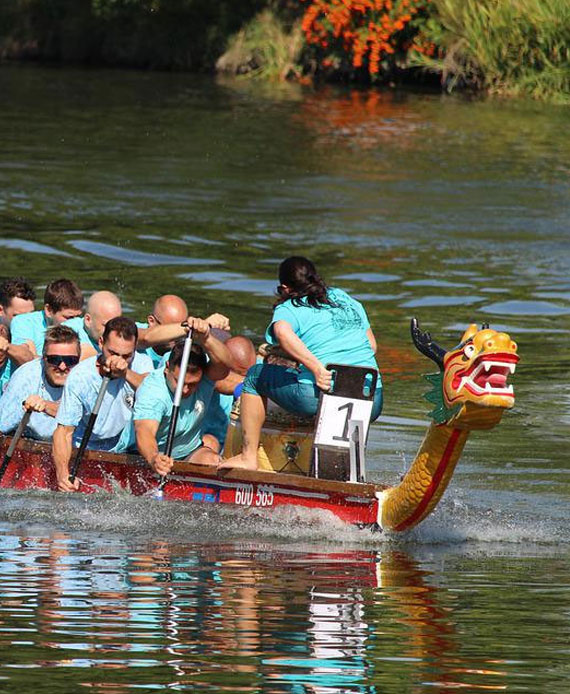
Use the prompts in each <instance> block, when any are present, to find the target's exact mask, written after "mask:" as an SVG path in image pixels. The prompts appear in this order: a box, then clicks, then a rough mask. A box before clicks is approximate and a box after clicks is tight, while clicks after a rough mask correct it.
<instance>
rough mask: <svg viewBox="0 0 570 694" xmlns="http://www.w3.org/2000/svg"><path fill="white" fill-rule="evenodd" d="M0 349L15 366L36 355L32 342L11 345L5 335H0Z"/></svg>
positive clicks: (30, 359)
mask: <svg viewBox="0 0 570 694" xmlns="http://www.w3.org/2000/svg"><path fill="white" fill-rule="evenodd" d="M0 351H3V352H5V353H6V354H7V355H8V357H10V359H11V360H12V361H13V362H14V364H15V365H16V366H22V364H26V363H27V362H29V361H32V359H35V358H36V357H37V356H38V355H37V354H36V350H35V347H34V345H33V343H27V344H24V345H13V344H12V343H11V342H8V340H7V339H6V338H5V337H0Z"/></svg>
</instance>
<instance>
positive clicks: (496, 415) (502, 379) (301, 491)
mask: <svg viewBox="0 0 570 694" xmlns="http://www.w3.org/2000/svg"><path fill="white" fill-rule="evenodd" d="M411 332H412V339H413V342H414V344H415V346H416V348H417V349H419V351H420V352H421V353H422V354H424V355H425V356H426V357H428V358H430V359H431V360H432V361H434V362H435V363H436V364H437V366H438V367H439V369H438V372H437V373H435V374H430V375H428V376H426V378H427V380H428V381H429V384H430V386H431V389H430V390H429V392H427V393H426V395H425V397H426V399H427V400H428V401H429V402H431V403H432V405H433V410H432V411H431V412H430V413H429V416H430V417H431V420H432V421H431V422H430V424H429V427H428V430H427V433H426V435H425V437H424V440H423V442H422V443H421V445H420V448H419V451H418V453H417V455H416V457H415V459H414V461H413V463H412V464H411V466H410V468H409V470H408V471H407V473H406V474H405V475H404V476H403V477H402V479H401V481H400V483H399V484H398V485H396V486H392V487H390V486H388V485H386V484H381V483H372V482H368V481H362V479H363V478H362V477H361V478H360V480H361V481H355V480H354V479H342V475H341V479H338V478H337V479H323V478H322V476H321V477H319V478H316V477H314V476H313V474H314V465H312V464H311V458H312V449H313V436H314V431H313V427H314V424H313V422H311V421H307V420H304V419H302V418H299V417H294V416H289V417H283V416H282V415H280V414H279V413H278V414H277V415H272V414H271V413H269V416H268V419H267V421H266V423H265V426H264V429H263V432H262V440H261V445H260V449H259V455H258V463H259V466H258V470H255V471H251V470H239V469H225V470H216V469H213V468H211V467H208V466H204V465H196V464H191V463H186V462H177V463H176V464H175V467H174V469H173V473H172V474H171V475H169V477H168V480H167V483H166V485H165V487H164V490H163V498H165V499H170V500H176V501H186V502H194V503H200V502H201V503H213V504H233V505H235V506H238V507H245V508H252V507H253V508H256V507H257V508H275V507H278V506H286V505H290V506H297V507H305V508H311V509H321V510H325V511H330V512H332V513H333V514H334V515H335V516H337V517H338V518H340V519H341V520H343V521H346V522H348V523H352V524H357V525H359V526H370V527H374V528H379V529H384V530H391V531H403V530H407V529H410V528H412V527H414V526H415V525H417V524H418V523H420V522H421V521H422V520H423V519H424V518H426V516H428V515H429V514H430V513H431V512H432V511H433V509H434V508H435V507H436V505H437V503H438V502H439V500H440V499H441V497H442V495H443V493H444V492H445V489H446V488H447V486H448V484H449V481H450V479H451V477H452V475H453V472H454V470H455V467H456V465H457V462H458V460H459V457H460V455H461V453H462V451H463V448H464V446H465V443H466V441H467V439H468V437H469V434H470V432H471V431H473V430H479V429H481V430H485V429H491V428H493V427H495V426H496V425H497V424H498V423H499V422H500V420H501V418H502V416H503V414H504V412H505V410H507V409H509V408H512V407H513V405H514V401H515V398H514V391H513V387H512V385H510V384H509V383H508V379H509V376H510V375H511V374H513V373H514V371H515V369H516V364H517V363H518V361H519V356H518V355H517V345H516V343H515V342H513V341H512V339H511V338H510V336H509V335H507V334H506V333H504V332H497V331H495V330H492V329H491V328H489V326H488V325H483V326H482V328H480V329H479V328H478V327H477V326H476V325H474V324H473V325H470V326H469V327H468V328H467V330H466V331H465V333H464V335H463V337H462V338H461V341H460V343H459V345H458V346H457V347H454V348H453V349H450V350H445V349H443V348H442V347H440V346H439V345H438V344H437V343H436V342H434V341H433V340H432V338H431V336H430V334H429V333H427V332H422V331H421V330H420V329H419V326H418V324H417V321H416V320H415V319H413V320H412V325H411ZM240 436H241V430H240V422H239V414H238V413H237V412H234V413H232V418H231V422H230V428H229V431H228V439H227V442H226V450H227V454H228V455H231V454H233V453H234V452H237V451H238V450H239V447H240ZM10 441H11V439H10V437H4V438H3V440H2V441H1V443H0V452H1V453H4V451H5V450H6V449H7V448H8V446H9V444H10ZM347 476H348V473H347V474H346V475H345V477H347ZM337 477H338V476H337ZM79 478H80V480H81V486H80V491H81V492H84V493H93V492H97V491H102V490H104V491H107V492H113V491H116V490H117V488H123V489H125V490H128V491H129V492H130V493H132V494H134V495H144V494H149V493H152V491H153V490H155V489H156V488H157V478H156V475H155V474H154V473H153V471H152V470H151V469H150V468H149V467H148V465H147V464H146V462H145V461H144V460H143V459H142V458H141V457H139V456H134V455H116V454H110V453H104V452H99V451H87V452H86V454H85V457H84V459H83V462H82V464H81V469H80V472H79ZM0 486H2V487H10V488H14V489H20V490H25V489H46V490H56V489H57V485H56V479H55V471H54V465H53V462H52V460H51V447H50V445H48V444H46V443H40V442H36V441H32V440H29V439H28V440H21V441H20V442H19V445H18V447H17V449H16V451H15V452H14V454H13V456H12V458H11V459H10V462H9V464H8V466H7V468H6V470H5V474H4V477H3V478H2V481H1V484H0Z"/></svg>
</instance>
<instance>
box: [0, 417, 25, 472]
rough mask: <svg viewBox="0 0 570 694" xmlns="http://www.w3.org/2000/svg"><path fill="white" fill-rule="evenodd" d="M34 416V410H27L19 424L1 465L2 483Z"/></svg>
mask: <svg viewBox="0 0 570 694" xmlns="http://www.w3.org/2000/svg"><path fill="white" fill-rule="evenodd" d="M31 416H32V410H26V412H24V416H23V417H22V419H21V420H20V423H19V424H18V428H17V429H16V431H15V432H14V436H13V437H12V442H11V443H10V445H9V446H8V450H7V451H6V453H4V459H3V460H2V465H0V482H1V481H2V478H3V477H4V473H5V472H6V469H7V468H8V463H9V462H10V460H11V459H12V456H13V455H14V451H15V450H16V446H17V445H18V441H19V440H20V438H21V436H22V434H23V433H24V429H25V428H26V427H27V426H28V422H29V421H30V417H31Z"/></svg>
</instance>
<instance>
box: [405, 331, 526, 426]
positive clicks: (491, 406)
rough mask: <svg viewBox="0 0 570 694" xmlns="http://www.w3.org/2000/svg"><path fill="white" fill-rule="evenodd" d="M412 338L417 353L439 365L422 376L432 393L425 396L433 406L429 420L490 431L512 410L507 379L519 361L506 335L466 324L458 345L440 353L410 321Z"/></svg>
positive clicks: (509, 386)
mask: <svg viewBox="0 0 570 694" xmlns="http://www.w3.org/2000/svg"><path fill="white" fill-rule="evenodd" d="M411 331H412V339H413V341H414V344H415V345H416V347H417V348H418V350H419V351H420V352H421V353H422V354H424V355H425V356H427V357H429V358H430V359H432V360H433V361H435V362H436V364H437V365H438V366H439V368H440V371H439V373H437V374H430V375H429V376H427V379H428V381H429V382H430V383H431V384H432V386H433V389H432V390H431V391H430V392H429V393H427V394H426V398H427V399H428V400H429V401H430V402H431V403H433V404H434V405H435V409H434V410H433V411H432V412H430V416H431V417H432V418H433V419H434V421H435V422H436V423H437V424H450V425H452V426H454V427H456V428H459V429H490V428H492V427H494V426H495V425H496V424H497V423H498V422H499V421H500V419H501V417H502V416H503V412H504V411H505V410H506V409H508V408H511V407H513V405H514V402H515V395H514V391H513V387H512V385H510V384H509V383H508V379H509V376H510V375H511V374H513V373H514V372H515V368H516V364H517V363H518V361H519V356H518V354H517V345H516V342H513V340H511V338H510V336H509V335H507V333H500V332H497V331H496V330H491V328H489V326H488V325H487V324H485V325H483V326H482V328H481V329H478V328H477V326H476V325H475V324H472V325H470V326H469V327H468V328H467V330H466V331H465V333H464V334H463V337H462V338H461V342H460V343H459V344H458V345H457V347H454V348H453V349H450V350H447V351H446V350H444V349H442V348H441V347H440V346H439V345H438V344H436V343H435V342H434V341H433V340H432V338H431V335H430V334H429V333H427V332H422V331H421V330H420V328H419V326H418V321H417V320H416V319H415V318H413V319H412V323H411Z"/></svg>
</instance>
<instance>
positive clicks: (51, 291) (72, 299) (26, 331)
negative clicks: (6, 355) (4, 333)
mask: <svg viewBox="0 0 570 694" xmlns="http://www.w3.org/2000/svg"><path fill="white" fill-rule="evenodd" d="M82 310H83V294H82V293H81V290H80V289H79V287H78V286H77V285H76V284H75V282H73V281H72V280H66V279H60V280H55V281H54V282H50V284H48V286H47V287H46V290H45V293H44V308H43V309H42V310H41V311H32V312H31V313H21V314H20V315H19V316H14V318H13V319H12V323H11V324H10V331H11V333H12V345H14V347H18V348H19V349H18V350H17V354H14V356H12V355H11V356H10V358H11V359H12V361H13V362H14V366H15V367H18V366H21V365H22V364H25V363H26V362H27V361H31V360H32V359H33V358H35V357H37V356H39V355H41V354H42V352H43V348H44V340H45V334H46V330H47V329H48V328H49V327H50V326H52V325H61V324H62V323H63V322H64V321H66V320H69V319H70V318H75V317H76V316H80V315H81V312H82Z"/></svg>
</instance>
